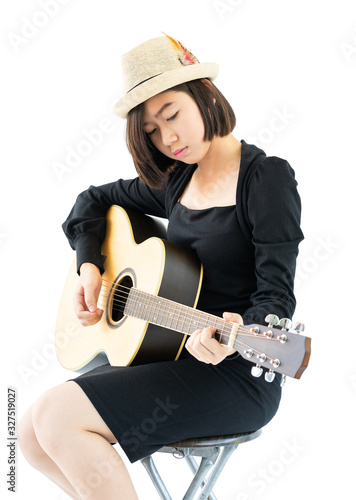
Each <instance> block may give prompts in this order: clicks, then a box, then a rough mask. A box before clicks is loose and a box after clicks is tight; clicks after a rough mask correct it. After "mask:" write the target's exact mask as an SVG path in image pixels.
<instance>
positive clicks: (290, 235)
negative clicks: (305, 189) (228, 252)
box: [243, 157, 303, 324]
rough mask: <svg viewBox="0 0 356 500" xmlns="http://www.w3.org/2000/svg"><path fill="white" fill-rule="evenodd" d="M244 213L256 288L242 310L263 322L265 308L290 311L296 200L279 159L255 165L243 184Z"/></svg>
mask: <svg viewBox="0 0 356 500" xmlns="http://www.w3.org/2000/svg"><path fill="white" fill-rule="evenodd" d="M247 208H248V217H249V220H250V222H251V224H252V243H253V245H254V249H255V274H256V284H257V286H256V291H255V292H254V293H253V294H252V296H251V302H252V306H251V307H250V308H249V309H248V310H247V311H245V313H244V314H243V319H244V322H245V324H247V323H262V324H263V323H264V319H265V317H266V315H267V314H276V315H277V316H279V317H280V318H281V317H289V318H291V317H292V316H293V313H294V310H295V305H296V300H295V296H294V292H293V285H294V276H295V270H296V259H297V255H298V245H299V243H300V242H301V241H302V239H303V233H302V231H301V228H300V218H301V202H300V197H299V194H298V191H297V182H296V180H295V177H294V171H293V169H292V168H291V167H290V165H289V164H288V162H286V161H285V160H281V159H279V158H275V157H268V158H267V159H266V160H265V161H264V162H263V163H262V164H261V165H260V166H259V167H258V168H257V169H256V171H255V173H254V176H253V178H252V179H251V181H250V184H249V190H248V207H247Z"/></svg>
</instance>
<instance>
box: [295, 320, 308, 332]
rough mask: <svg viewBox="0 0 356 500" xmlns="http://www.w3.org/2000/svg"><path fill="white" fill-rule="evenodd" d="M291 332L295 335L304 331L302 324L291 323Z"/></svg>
mask: <svg viewBox="0 0 356 500" xmlns="http://www.w3.org/2000/svg"><path fill="white" fill-rule="evenodd" d="M293 330H294V331H295V332H297V333H301V332H304V330H305V325H304V323H299V322H297V323H293Z"/></svg>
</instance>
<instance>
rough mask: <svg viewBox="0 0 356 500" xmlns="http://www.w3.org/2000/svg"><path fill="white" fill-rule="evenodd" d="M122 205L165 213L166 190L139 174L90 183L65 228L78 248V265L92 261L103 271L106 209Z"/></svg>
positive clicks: (143, 211) (73, 209)
mask: <svg viewBox="0 0 356 500" xmlns="http://www.w3.org/2000/svg"><path fill="white" fill-rule="evenodd" d="M115 204H116V205H120V206H122V207H124V208H126V209H132V210H136V211H139V212H142V213H146V214H149V215H154V216H157V217H163V218H164V217H166V209H165V190H164V189H162V190H158V189H157V190H156V189H151V188H149V187H147V186H146V185H145V184H144V183H143V182H141V181H140V180H139V179H138V178H135V179H132V180H122V179H120V180H118V181H116V182H112V183H110V184H105V185H102V186H98V187H94V186H91V187H90V188H89V189H87V190H86V191H83V192H82V193H80V194H79V196H78V197H77V200H76V203H75V204H74V206H73V208H72V210H71V211H70V213H69V215H68V217H67V219H66V221H65V222H64V223H63V225H62V229H63V231H64V233H65V235H66V236H67V238H68V241H69V244H70V246H71V247H72V248H73V249H74V250H76V252H77V269H78V271H79V268H80V266H81V264H83V263H84V262H90V263H92V264H95V265H96V266H98V267H99V269H100V270H101V272H103V271H104V267H103V262H102V258H101V245H102V242H103V241H104V238H105V232H106V212H107V210H108V209H109V208H110V206H111V205H115Z"/></svg>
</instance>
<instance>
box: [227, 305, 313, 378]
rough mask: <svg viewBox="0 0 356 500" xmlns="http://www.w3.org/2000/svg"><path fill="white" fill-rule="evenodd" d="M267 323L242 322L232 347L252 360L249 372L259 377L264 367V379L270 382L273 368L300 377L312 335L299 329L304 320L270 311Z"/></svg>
mask: <svg viewBox="0 0 356 500" xmlns="http://www.w3.org/2000/svg"><path fill="white" fill-rule="evenodd" d="M265 321H266V322H267V323H268V325H265V326H263V325H257V324H252V325H241V327H240V328H239V329H238V331H237V333H236V337H235V341H234V348H235V349H237V350H238V351H239V353H240V354H241V356H242V357H243V358H245V359H247V360H248V361H251V362H252V363H256V365H255V366H253V367H252V369H251V373H252V375H253V376H255V377H260V376H261V375H262V373H263V368H267V369H268V372H266V373H265V379H266V381H267V382H272V381H273V380H274V377H275V372H277V373H281V374H283V376H284V377H283V379H284V380H285V376H288V377H293V378H297V379H299V378H300V377H301V376H302V374H303V372H304V370H305V369H306V368H307V366H308V363H309V358H310V353H311V339H310V338H309V337H305V336H303V335H301V334H300V333H301V332H303V331H304V325H303V323H292V321H291V320H290V319H288V318H282V319H279V318H278V317H277V316H276V315H274V314H269V315H268V316H267V317H266V319H265Z"/></svg>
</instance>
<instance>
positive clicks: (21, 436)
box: [17, 407, 47, 469]
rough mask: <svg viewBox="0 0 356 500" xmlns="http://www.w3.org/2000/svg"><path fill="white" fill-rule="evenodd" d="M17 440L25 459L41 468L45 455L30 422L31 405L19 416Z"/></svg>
mask: <svg viewBox="0 0 356 500" xmlns="http://www.w3.org/2000/svg"><path fill="white" fill-rule="evenodd" d="M17 442H18V444H19V447H20V449H21V451H22V454H23V455H24V457H25V458H26V460H27V461H28V462H29V463H30V464H31V465H32V466H33V467H35V468H36V469H41V465H42V464H43V461H44V460H46V459H47V456H46V454H45V452H44V451H43V449H42V448H41V446H40V445H39V443H38V440H37V437H36V434H35V430H34V428H33V422H32V407H31V408H29V409H28V410H27V411H26V413H25V414H24V415H23V417H22V418H21V420H20V422H19V425H18V429H17Z"/></svg>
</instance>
